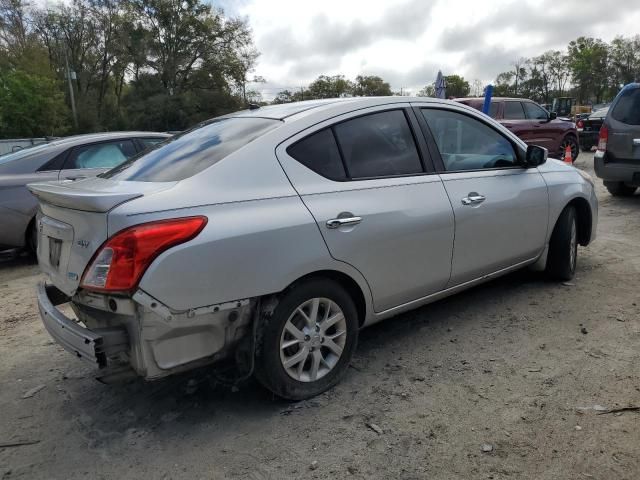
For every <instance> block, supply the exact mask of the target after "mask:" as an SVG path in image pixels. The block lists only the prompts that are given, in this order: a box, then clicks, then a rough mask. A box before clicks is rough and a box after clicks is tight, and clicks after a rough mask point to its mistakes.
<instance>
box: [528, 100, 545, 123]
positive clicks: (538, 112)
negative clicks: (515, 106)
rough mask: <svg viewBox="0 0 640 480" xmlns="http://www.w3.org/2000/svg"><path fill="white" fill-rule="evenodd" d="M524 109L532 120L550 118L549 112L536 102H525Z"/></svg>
mask: <svg viewBox="0 0 640 480" xmlns="http://www.w3.org/2000/svg"><path fill="white" fill-rule="evenodd" d="M524 109H525V112H526V113H527V118H530V119H532V120H547V119H548V118H549V117H548V115H547V112H546V111H545V110H544V109H543V108H542V107H540V106H538V105H536V104H535V103H531V102H525V103H524Z"/></svg>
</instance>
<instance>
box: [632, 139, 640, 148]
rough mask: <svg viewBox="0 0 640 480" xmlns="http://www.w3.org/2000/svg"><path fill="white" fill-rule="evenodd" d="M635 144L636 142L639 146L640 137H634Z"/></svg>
mask: <svg viewBox="0 0 640 480" xmlns="http://www.w3.org/2000/svg"><path fill="white" fill-rule="evenodd" d="M633 144H634V145H635V146H639V145H640V138H634V139H633Z"/></svg>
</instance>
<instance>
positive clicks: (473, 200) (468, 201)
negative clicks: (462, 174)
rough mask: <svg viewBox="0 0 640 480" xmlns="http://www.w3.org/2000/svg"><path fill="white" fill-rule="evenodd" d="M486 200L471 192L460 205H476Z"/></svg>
mask: <svg viewBox="0 0 640 480" xmlns="http://www.w3.org/2000/svg"><path fill="white" fill-rule="evenodd" d="M486 199H487V198H486V197H484V196H483V195H480V194H479V193H476V192H471V193H470V194H469V195H467V196H466V197H464V198H463V199H462V205H478V204H480V203H482V202H484V201H485V200H486Z"/></svg>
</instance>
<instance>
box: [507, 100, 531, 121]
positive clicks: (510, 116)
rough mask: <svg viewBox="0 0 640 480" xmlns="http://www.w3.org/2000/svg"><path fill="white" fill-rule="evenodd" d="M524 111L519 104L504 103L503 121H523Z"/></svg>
mask: <svg viewBox="0 0 640 480" xmlns="http://www.w3.org/2000/svg"><path fill="white" fill-rule="evenodd" d="M525 118H526V117H525V115H524V110H523V109H522V104H521V103H520V102H504V119H505V120H524V119H525Z"/></svg>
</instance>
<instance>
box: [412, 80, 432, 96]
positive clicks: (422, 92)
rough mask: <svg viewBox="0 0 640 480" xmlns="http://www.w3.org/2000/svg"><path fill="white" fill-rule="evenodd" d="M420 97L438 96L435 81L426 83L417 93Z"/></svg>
mask: <svg viewBox="0 0 640 480" xmlns="http://www.w3.org/2000/svg"><path fill="white" fill-rule="evenodd" d="M416 95H417V96H418V97H435V96H436V87H435V86H434V85H433V83H430V84H429V85H426V86H424V87H423V88H422V90H420V91H419V92H418V93H417V94H416Z"/></svg>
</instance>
